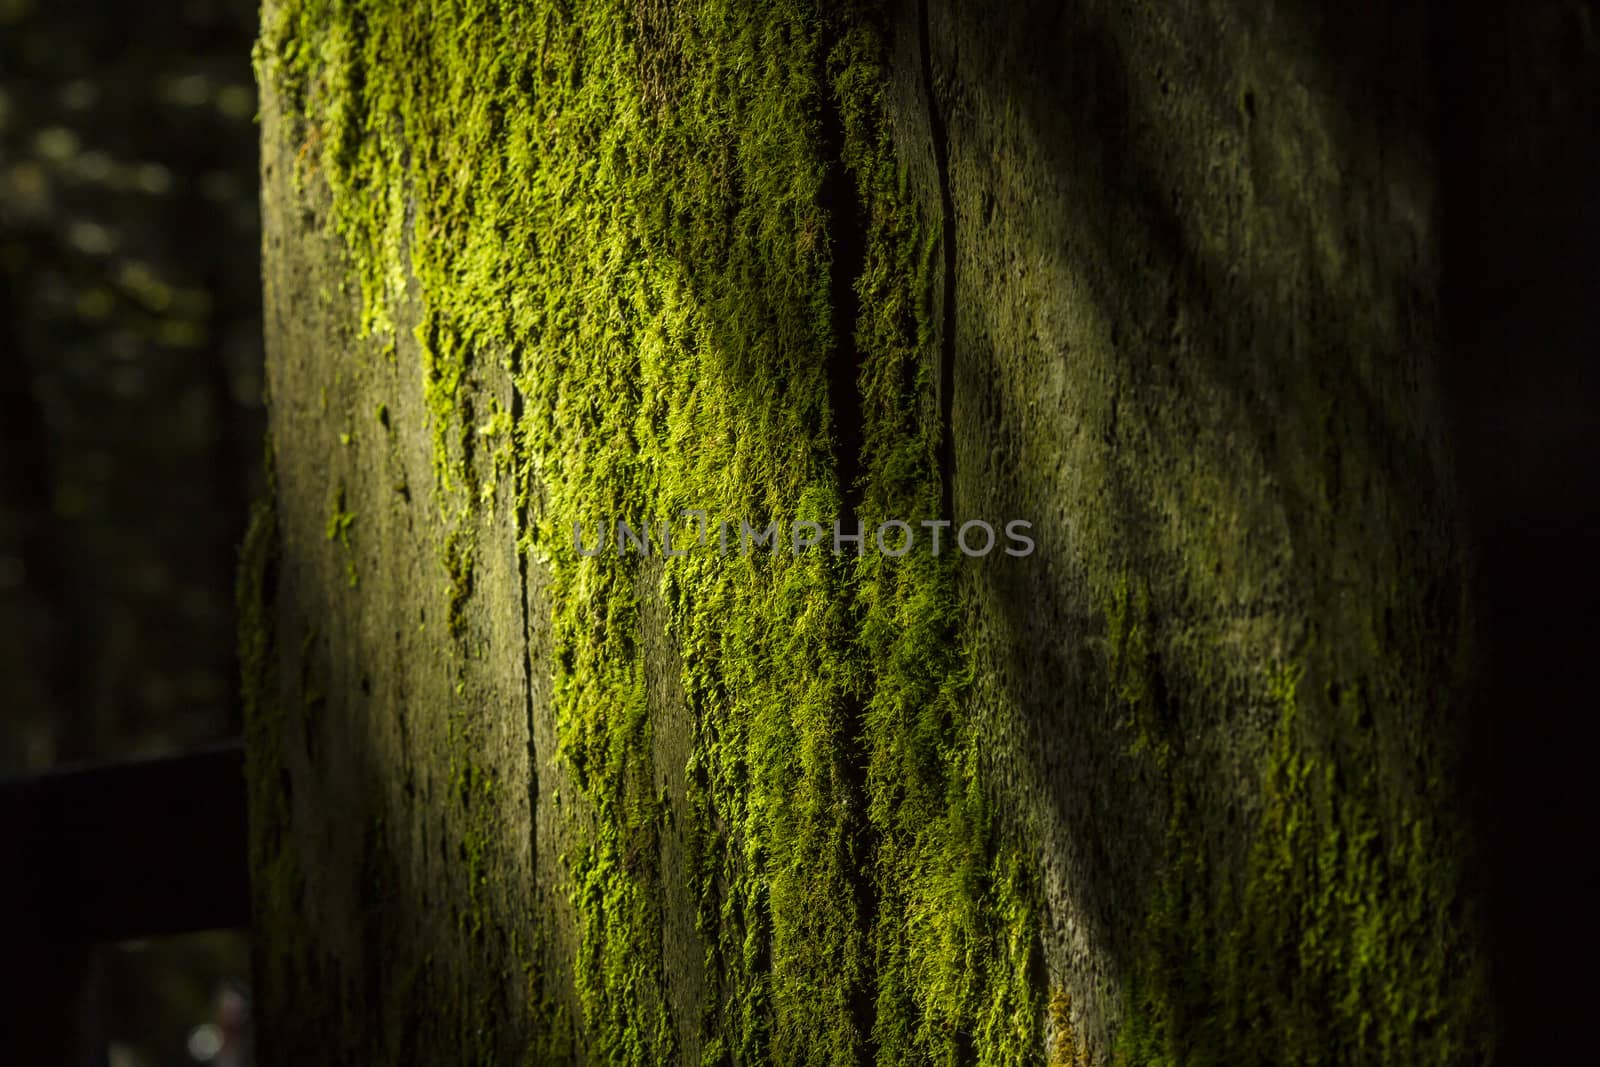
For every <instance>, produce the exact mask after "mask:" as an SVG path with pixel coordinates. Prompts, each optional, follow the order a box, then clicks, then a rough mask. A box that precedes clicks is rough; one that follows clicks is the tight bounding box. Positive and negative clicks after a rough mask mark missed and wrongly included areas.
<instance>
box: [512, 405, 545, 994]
mask: <svg viewBox="0 0 1600 1067" xmlns="http://www.w3.org/2000/svg"><path fill="white" fill-rule="evenodd" d="M522 414H523V399H522V389H521V388H520V387H519V386H518V385H517V383H516V381H515V380H514V379H513V381H512V383H511V433H512V435H513V440H515V434H516V433H517V430H518V429H519V428H520V427H521V426H522ZM512 454H513V463H515V462H516V460H515V448H514V447H513V453H512ZM532 477H533V474H532V473H531V472H530V471H527V470H525V469H522V470H515V471H514V472H513V474H512V487H513V489H514V490H515V491H516V494H517V496H516V500H517V503H516V506H515V507H514V508H513V514H514V515H515V516H516V531H515V532H516V535H517V591H518V595H519V596H521V598H522V694H523V710H524V712H525V714H524V726H525V728H526V729H527V731H528V884H529V886H531V887H532V892H533V895H534V905H533V906H534V907H535V908H537V907H538V885H539V751H538V746H537V745H536V744H535V742H534V738H535V736H536V734H535V730H536V725H537V724H536V722H535V716H536V714H537V709H536V708H535V706H534V695H533V667H534V664H533V618H532V613H531V612H530V610H529V608H528V550H527V548H526V547H525V546H524V545H523V543H522V537H523V534H524V532H525V531H527V529H528V528H529V523H530V521H531V517H530V515H529V512H530V511H531V510H532V503H531V501H530V497H531V496H532V492H533V487H532V486H531V485H530V484H527V483H528V482H529V481H530V480H531V479H532ZM519 483H521V484H519ZM533 921H534V922H537V921H538V916H537V915H535V916H534V917H533ZM534 951H535V953H537V948H535V949H534ZM538 963H539V964H540V965H541V966H542V964H543V963H544V961H543V960H538ZM538 973H539V972H538V971H536V972H535V975H536V976H537V975H538ZM534 981H535V982H539V981H540V979H539V978H538V977H535V979H534ZM529 992H530V994H533V995H534V999H537V993H538V992H539V991H538V990H537V989H533V990H529Z"/></svg>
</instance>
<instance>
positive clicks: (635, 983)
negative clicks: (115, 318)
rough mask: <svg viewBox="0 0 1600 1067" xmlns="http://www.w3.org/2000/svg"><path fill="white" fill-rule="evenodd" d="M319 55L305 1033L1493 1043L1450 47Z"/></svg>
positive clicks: (540, 1045)
mask: <svg viewBox="0 0 1600 1067" xmlns="http://www.w3.org/2000/svg"><path fill="white" fill-rule="evenodd" d="M263 18H264V24H263V31H262V39H261V43H260V46H259V49H258V55H257V65H258V72H259V76H260V80H261V84H262V89H263V104H262V131H263V150H264V159H263V175H264V191H263V205H264V210H265V226H266V247H265V254H266V263H265V278H266V287H267V288H266V295H267V304H266V307H267V334H268V357H269V359H268V363H269V365H268V383H269V384H268V389H269V407H270V412H271V429H270V462H271V470H272V478H273V495H272V499H271V501H270V502H269V503H268V505H267V506H264V507H263V508H262V509H260V511H259V512H258V515H257V522H256V526H255V528H254V533H253V535H252V538H251V540H250V542H249V546H248V552H247V560H246V568H245V571H244V576H243V579H242V586H241V593H242V597H243V602H244V604H245V607H246V612H245V615H246V624H245V631H244V635H243V649H244V656H245V661H246V677H247V698H248V699H247V715H248V726H247V728H248V732H249V737H248V745H249V761H250V769H251V790H252V792H251V802H252V837H253V878H254V883H255V895H256V916H257V936H258V941H257V945H258V953H259V957H258V960H259V962H258V970H259V974H258V983H259V991H258V995H259V1001H260V1011H261V1015H262V1019H263V1023H262V1027H263V1037H262V1040H263V1044H264V1046H265V1047H266V1049H267V1051H268V1053H269V1055H270V1056H271V1057H272V1058H273V1060H274V1062H286V1063H288V1062H347V1063H348V1062H360V1063H371V1064H378V1063H457V1062H472V1063H516V1062H530V1063H558V1062H585V1063H637V1064H656V1063H670V1062H680V1063H706V1064H756V1063H775V1064H804V1063H829V1064H844V1063H850V1064H854V1063H863V1062H878V1063H885V1064H889V1063H894V1064H899V1063H983V1064H1031V1063H1047V1062H1048V1063H1060V1064H1071V1063H1078V1062H1093V1063H1106V1062H1110V1061H1111V1060H1112V1058H1113V1056H1121V1057H1124V1058H1125V1061H1126V1062H1128V1063H1136V1064H1143V1063H1186V1064H1188V1063H1229V1064H1269V1063H1299V1064H1315V1063H1392V1064H1401V1063H1417V1064H1423V1063H1426V1064H1446V1063H1458V1062H1459V1063H1473V1062H1483V1061H1484V1060H1485V1059H1486V1056H1487V1050H1488V1047H1489V1044H1490V1036H1489V1035H1490V1031H1491V1022H1492V1016H1491V1012H1490V1011H1489V1008H1488V1005H1487V1003H1486V1001H1485V994H1484V984H1483V957H1482V952H1481V950H1480V945H1479V941H1478V939H1477V933H1476V931H1477V917H1476V916H1475V915H1474V913H1473V909H1472V907H1471V906H1470V903H1469V900H1470V898H1469V897H1468V896H1466V895H1465V894H1463V892H1462V891H1461V890H1462V878H1463V874H1464V871H1463V866H1462V865H1463V862H1464V860H1463V855H1464V852H1463V848H1462V846H1463V844H1464V842H1465V841H1466V835H1465V832H1464V831H1465V828H1464V827H1463V826H1462V825H1460V824H1459V822H1458V820H1457V817H1456V816H1455V815H1454V814H1453V802H1454V799H1455V797H1454V793H1453V789H1454V772H1455V768H1456V763H1457V745H1456V739H1457V736H1458V733H1459V729H1458V728H1459V725H1460V720H1461V714H1460V712H1461V708H1462V698H1463V694H1464V688H1465V686H1466V685H1467V683H1468V681H1469V680H1470V675H1471V666H1472V660H1471V654H1472V653H1471V644H1470V638H1471V635H1472V633H1473V624H1472V613H1471V612H1472V606H1471V604H1470V602H1469V598H1468V597H1467V596H1466V594H1465V591H1464V590H1465V583H1464V580H1463V574H1464V571H1463V567H1464V564H1463V544H1464V536H1463V530H1462V528H1461V523H1460V521H1459V519H1458V516H1459V514H1460V509H1459V508H1458V505H1457V502H1456V499H1455V494H1454V492H1453V490H1452V486H1453V485H1454V480H1455V475H1454V472H1453V470H1452V462H1451V458H1450V454H1449V450H1448V449H1447V447H1446V438H1447V434H1446V422H1445V413H1444V411H1443V394H1442V393H1441V391H1440V388H1439V385H1438V381H1437V379H1438V372H1439V363H1440V357H1439V353H1440V337H1441V332H1442V328H1443V324H1442V321H1441V312H1440V304H1439V288H1440V271H1441V265H1440V252H1439V249H1440V243H1439V235H1438V231H1437V223H1438V217H1439V212H1438V198H1439V190H1440V173H1439V170H1440V165H1439V153H1438V150H1437V147H1436V139H1435V136H1434V126H1433V123H1434V117H1435V109H1436V107H1437V106H1438V103H1439V102H1438V100H1437V99H1436V92H1435V88H1434V85H1433V83H1432V80H1431V79H1432V69H1433V68H1432V66H1431V52H1430V48H1431V47H1432V33H1433V30H1432V29H1430V24H1429V23H1428V21H1427V20H1426V19H1424V18H1422V17H1421V16H1420V15H1406V14H1360V13H1356V12H1351V11H1348V10H1344V9H1341V10H1340V11H1339V12H1337V13H1333V12H1332V11H1331V9H1328V10H1325V9H1324V8H1323V6H1322V5H1318V4H1314V3H1309V2H1305V3H1294V4H1266V3H1260V4H1257V3H1250V2H1244V0H1239V2H1234V0H1229V2H1225V3H1219V4H1212V5H1187V6H1186V5H1135V6H1133V7H1131V8H1116V9H1115V10H1113V9H1111V8H1110V7H1109V6H1107V5H1103V4H1071V5H1066V6H1060V5H1046V4H1004V5H1001V4H992V5H991V4H983V5H977V4H974V5H953V4H949V3H944V2H941V0H921V2H920V3H916V4H912V3H909V2H900V0H896V2H891V3H887V4H882V5H880V4H869V3H862V4H835V5H816V4H812V3H809V2H807V0H779V2H773V3H763V4H742V5H741V4H733V3H730V2H728V0H702V2H693V3H681V4H668V3H664V2H660V0H635V2H633V3H629V4H621V5H613V4H609V3H593V4H575V5H563V4H535V3H528V4H515V3H490V2H480V0H462V2H460V3H454V4H449V5H423V6H420V7H419V6H417V5H398V4H390V3H384V2H379V0H351V2H333V0H268V3H267V4H266V5H265V11H264V16H263ZM686 509H700V510H703V511H704V512H706V513H707V515H708V516H709V517H710V522H711V523H712V527H711V534H710V536H709V537H708V538H707V539H706V541H705V543H703V544H702V543H699V542H697V541H696V532H697V523H696V522H695V521H694V520H691V519H685V518H682V517H681V516H682V513H683V512H684V511H685V510H686ZM618 519H621V520H624V521H627V522H629V523H630V524H632V525H633V526H635V527H637V526H639V525H641V524H642V523H644V522H646V521H649V522H650V523H652V527H653V529H659V527H657V526H656V525H655V524H658V523H669V524H670V525H671V529H672V536H673V537H674V539H675V541H676V544H677V545H678V546H680V547H683V546H687V547H688V548H689V551H688V553H687V554H686V555H684V556H681V557H667V556H665V555H663V554H661V553H659V552H656V553H652V554H638V553H632V554H630V553H627V552H624V551H621V550H619V549H618V547H617V546H615V545H612V546H610V547H608V548H607V550H606V551H603V552H601V553H600V554H598V555H592V556H586V555H583V554H581V553H580V552H578V551H576V550H575V546H574V543H573V527H574V524H575V523H577V524H582V526H583V529H584V531H585V538H586V540H587V541H588V542H590V543H592V540H593V538H594V536H595V531H596V530H597V528H598V527H599V525H600V524H602V523H606V522H612V521H615V520H618ZM719 519H720V520H727V521H730V522H732V523H734V524H735V526H734V541H735V543H736V544H737V542H738V541H739V527H738V525H737V524H738V523H739V522H740V521H741V520H743V521H748V522H749V523H750V524H751V525H753V526H755V527H757V528H758V529H765V528H766V526H767V524H768V523H769V522H772V521H777V522H779V523H780V524H784V529H785V531H787V528H788V527H787V524H788V523H791V522H793V521H795V520H813V521H816V522H818V523H820V524H822V525H823V526H824V528H827V527H829V526H830V525H831V524H832V523H834V522H835V521H838V522H841V523H843V524H844V528H845V529H846V530H851V529H853V528H854V526H855V523H856V522H858V521H860V522H862V523H863V524H864V525H865V527H866V529H867V530H868V541H867V551H866V552H864V553H863V554H861V555H856V554H853V553H852V552H850V551H845V552H843V553H838V554H836V553H834V552H832V551H830V550H828V547H827V546H828V540H827V539H825V540H824V542H823V545H822V546H821V547H820V548H818V549H814V550H811V551H808V552H803V553H799V554H794V553H791V552H789V551H788V550H787V549H785V550H782V551H779V552H777V553H772V554H769V553H766V552H753V553H750V554H744V553H741V552H739V551H737V550H735V551H730V552H729V553H727V554H722V553H721V552H720V551H719V550H718V547H717V537H716V526H715V524H716V522H717V521H718V520H719ZM890 519H903V520H906V521H908V522H911V523H912V524H916V523H918V522H920V521H922V520H929V521H946V522H951V523H953V524H954V526H952V527H951V528H949V529H947V530H946V531H945V534H944V536H945V542H944V551H943V552H942V553H940V554H939V555H937V556H934V555H933V554H932V553H931V552H929V551H928V550H927V548H928V540H927V538H926V536H925V535H923V536H922V539H921V540H920V541H919V543H918V546H917V548H916V549H915V550H914V551H912V552H910V553H908V554H906V555H905V556H902V557H898V558H891V557H889V556H887V555H885V554H883V553H881V552H878V551H876V550H875V549H874V548H873V547H872V543H871V531H872V530H873V529H875V528H876V527H877V526H878V525H879V524H880V523H881V522H883V521H886V520H890ZM974 519H978V520H986V521H988V522H990V523H993V524H995V525H996V526H997V527H999V526H1001V525H1002V524H1004V523H1005V522H1007V521H1008V520H1013V519H1022V520H1027V521H1029V522H1031V523H1032V536H1033V538H1034V540H1035V543H1036V549H1035V551H1034V552H1033V553H1032V554H1030V555H1026V556H1009V555H1005V554H1003V553H1002V552H999V551H995V552H992V553H991V554H988V555H985V556H982V557H968V556H966V555H965V554H963V553H962V552H960V551H957V550H955V549H954V548H953V537H954V532H955V529H956V528H958V527H959V526H960V525H961V524H962V523H963V522H965V521H967V520H974ZM925 529H926V528H924V527H919V528H918V530H919V531H921V530H925ZM785 536H787V534H785ZM895 537H896V538H897V537H898V535H895ZM657 545H659V541H657Z"/></svg>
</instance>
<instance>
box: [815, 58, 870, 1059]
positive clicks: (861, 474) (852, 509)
mask: <svg viewBox="0 0 1600 1067" xmlns="http://www.w3.org/2000/svg"><path fill="white" fill-rule="evenodd" d="M831 51H832V41H831V39H824V41H823V44H822V47H820V48H819V49H818V64H819V69H818V79H819V82H820V83H821V86H822V115H821V119H822V122H821V130H820V133H821V149H822V152H823V158H824V160H825V162H826V165H827V168H828V170H827V174H826V175H825V176H824V178H823V183H822V190H821V194H820V199H821V206H822V208H823V210H824V211H825V212H826V213H827V226H828V241H829V251H830V253H831V264H830V267H829V294H828V297H829V307H830V309H831V313H832V323H831V326H832V334H833V337H832V342H833V343H832V347H831V348H830V349H829V353H828V363H827V372H828V402H829V407H830V409H831V411H832V413H833V430H834V448H835V453H834V462H835V465H836V470H837V474H838V478H839V516H838V522H839V531H840V532H841V533H846V534H854V533H856V532H859V531H858V527H857V524H858V523H859V522H860V514H861V502H862V495H863V492H864V489H865V481H866V479H865V470H864V463H863V460H862V447H863V438H864V433H863V431H864V425H863V422H864V415H863V411H862V403H861V385H860V377H861V368H862V359H863V356H862V353H861V351H860V349H859V347H858V346H857V344H856V323H857V322H859V321H860V318H861V296H860V294H859V292H858V291H857V289H856V283H857V280H858V279H859V278H860V277H861V275H862V273H863V271H864V270H865V266H866V234H867V224H868V219H867V212H866V205H864V204H863V203H862V202H861V200H860V198H859V197H858V196H857V195H856V191H855V189H854V187H853V179H852V176H851V174H850V171H849V169H848V168H847V167H846V166H845V163H844V148H845V129H844V120H843V117H842V116H841V115H840V113H839V102H838V100H837V99H836V98H835V96H834V93H833V89H832V84H831V79H830V78H829V71H828V54H829V52H831ZM831 533H832V531H829V534H831ZM824 536H825V537H826V536H829V535H828V534H825V535H824ZM857 545H858V543H856V542H842V543H841V542H836V541H835V542H830V548H837V549H838V550H839V556H840V560H841V562H843V563H845V564H846V567H845V570H844V572H843V574H844V577H845V582H846V587H847V588H849V587H850V586H851V584H852V583H851V582H850V579H849V577H848V576H849V574H850V573H851V570H850V568H849V563H850V552H851V551H852V548H855V549H856V551H859V550H860V549H859V548H858V547H857ZM845 605H846V606H845V607H844V611H846V612H847V613H848V615H849V630H850V632H858V631H859V629H860V621H861V620H860V618H859V617H858V612H857V610H856V608H855V606H854V602H853V598H851V597H848V596H847V597H846V598H845ZM841 703H842V707H841V708H840V713H841V714H840V718H841V722H840V735H841V756H840V761H839V768H840V776H841V784H842V787H843V789H844V791H845V793H846V796H847V797H848V800H849V807H848V811H849V812H850V814H849V815H848V816H847V818H848V819H849V820H850V823H849V824H848V825H847V827H846V831H847V833H848V834H849V838H850V842H851V849H852V851H853V852H854V855H853V856H852V858H851V863H850V868H849V869H850V870H851V872H852V879H853V882H854V885H853V889H854V891H855V906H856V911H857V915H858V916H859V921H860V925H859V930H860V932H861V936H862V937H863V938H864V939H866V940H867V941H869V942H870V939H871V936H872V929H873V926H874V925H875V923H876V921H877V912H878V899H877V887H876V885H875V884H874V883H873V878H872V873H871V872H872V870H873V868H874V856H875V855H876V853H877V848H878V841H877V835H876V833H875V832H874V831H873V828H872V825H871V823H870V821H869V820H868V819H867V815H866V812H867V758H868V752H867V749H866V722H865V691H864V689H863V688H862V687H859V686H858V687H852V688H851V689H849V690H847V691H846V692H844V693H843V694H842V696H841ZM873 989H874V983H873V982H872V980H871V976H870V975H866V974H864V975H859V976H857V980H856V984H855V985H854V987H853V988H852V989H851V990H850V992H849V1011H850V1015H851V1019H852V1023H853V1025H854V1027H855V1029H856V1032H857V1033H858V1034H859V1035H860V1039H861V1043H860V1044H859V1045H858V1046H857V1055H858V1057H859V1060H860V1062H861V1063H863V1064H866V1063H873V1062H875V1061H876V1059H877V1045H876V1042H875V1041H874V1040H873V1031H874V1029H875V1023H876V1019H877V1006H876V1003H875V999H874V992H873Z"/></svg>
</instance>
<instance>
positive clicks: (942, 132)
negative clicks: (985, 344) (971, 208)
mask: <svg viewBox="0 0 1600 1067" xmlns="http://www.w3.org/2000/svg"><path fill="white" fill-rule="evenodd" d="M917 15H918V18H917V32H918V35H919V37H920V45H921V54H922V91H923V93H924V94H925V95H926V96H927V99H928V132H929V135H930V136H931V137H932V139H933V162H934V167H935V169H936V170H937V171H938V172H939V255H940V258H941V268H940V272H941V275H942V277H941V278H940V283H941V289H942V294H941V304H940V308H939V377H938V383H939V476H940V478H941V479H942V483H943V517H944V518H946V519H949V520H951V521H952V522H953V521H955V517H956V515H955V482H956V431H955V422H954V418H953V413H954V410H955V405H954V401H955V376H956V208H955V196H954V194H953V193H952V192H951V189H950V135H949V132H948V131H947V130H946V128H945V123H944V114H943V112H941V111H940V110H939V98H938V96H937V95H936V86H935V85H934V78H933V26H932V17H931V16H930V15H929V12H928V0H918V4H917Z"/></svg>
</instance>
